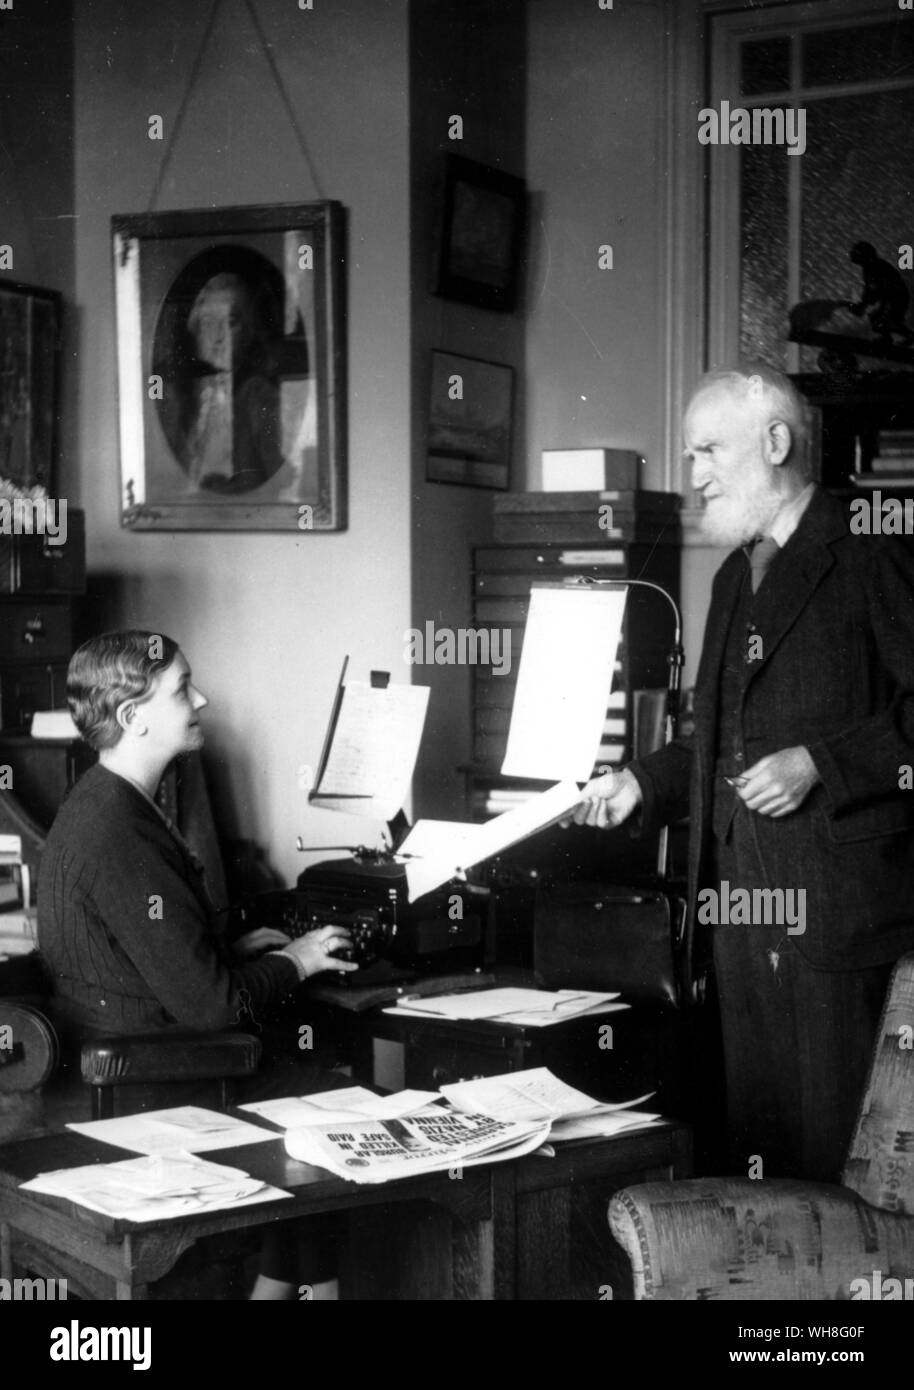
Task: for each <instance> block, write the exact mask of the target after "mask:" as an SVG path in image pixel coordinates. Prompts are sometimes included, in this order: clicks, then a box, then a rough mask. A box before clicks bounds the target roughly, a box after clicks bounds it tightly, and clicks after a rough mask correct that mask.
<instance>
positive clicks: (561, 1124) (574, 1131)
mask: <svg viewBox="0 0 914 1390" xmlns="http://www.w3.org/2000/svg"><path fill="white" fill-rule="evenodd" d="M659 1119H662V1116H661V1115H656V1114H648V1113H647V1112H646V1111H644V1110H616V1111H614V1112H613V1113H612V1114H611V1115H605V1114H601V1115H573V1116H572V1117H571V1118H570V1119H568V1120H558V1121H557V1122H556V1123H555V1124H554V1125H553V1126H552V1129H551V1130H550V1131H549V1138H550V1139H551V1140H552V1141H553V1142H554V1143H556V1144H560V1143H562V1142H563V1141H567V1140H569V1139H608V1138H610V1137H611V1136H612V1135H613V1134H622V1133H624V1131H625V1130H627V1129H640V1128H641V1127H642V1125H650V1124H655V1123H656V1121H657V1120H659Z"/></svg>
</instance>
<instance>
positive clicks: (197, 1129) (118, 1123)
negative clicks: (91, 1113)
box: [67, 1105, 276, 1154]
mask: <svg viewBox="0 0 914 1390" xmlns="http://www.w3.org/2000/svg"><path fill="white" fill-rule="evenodd" d="M67 1129H72V1130H75V1132H76V1133H77V1134H85V1135H86V1136H87V1137H88V1138H89V1139H98V1140H100V1141H101V1143H103V1144H113V1145H114V1146H115V1147H116V1148H118V1149H131V1150H132V1151H133V1152H134V1153H137V1154H168V1153H174V1152H175V1151H176V1150H179V1149H180V1150H182V1151H184V1152H186V1153H208V1152H210V1151H212V1150H214V1149H234V1148H236V1147H237V1146H238V1145H240V1144H263V1143H265V1142H266V1141H267V1140H268V1139H275V1138H276V1134H275V1132H274V1131H271V1130H269V1129H264V1128H263V1127H262V1126H261V1125H252V1124H248V1122H247V1120H239V1119H238V1118H237V1117H236V1116H233V1115H221V1114H220V1113H219V1111H218V1110H204V1109H202V1108H201V1107H200V1106H197V1105H178V1106H174V1107H173V1108H171V1109H169V1110H147V1111H145V1113H142V1114H139V1115H118V1116H117V1117H116V1118H115V1119H113V1120H81V1121H79V1122H78V1123H76V1124H69V1125H67Z"/></svg>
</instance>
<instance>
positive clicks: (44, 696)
mask: <svg viewBox="0 0 914 1390" xmlns="http://www.w3.org/2000/svg"><path fill="white" fill-rule="evenodd" d="M68 665H69V662H67V661H63V662H49V663H46V664H45V665H43V666H0V722H2V726H3V728H4V729H22V728H24V727H25V726H26V725H27V724H28V723H29V721H30V719H31V717H32V715H33V714H34V713H35V711H36V709H60V708H61V707H62V706H65V705H66V703H67V666H68Z"/></svg>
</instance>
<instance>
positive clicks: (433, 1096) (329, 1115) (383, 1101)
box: [240, 1086, 439, 1129]
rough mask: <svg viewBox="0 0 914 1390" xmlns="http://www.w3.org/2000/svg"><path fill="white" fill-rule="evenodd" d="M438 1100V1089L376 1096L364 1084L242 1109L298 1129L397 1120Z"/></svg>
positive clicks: (257, 1102) (286, 1126) (252, 1105)
mask: <svg viewBox="0 0 914 1390" xmlns="http://www.w3.org/2000/svg"><path fill="white" fill-rule="evenodd" d="M438 1099H439V1096H438V1092H437V1091H398V1092H397V1093H396V1094H395V1095H392V1096H376V1095H375V1094H374V1092H373V1091H368V1090H366V1089H365V1087H364V1086H351V1087H349V1088H348V1089H346V1090H341V1091H318V1092H317V1094H315V1095H313V1096H291V1097H286V1098H283V1099H280V1100H259V1101H253V1102H252V1103H251V1104H250V1105H242V1106H241V1107H240V1109H242V1110H250V1111H252V1112H253V1113H254V1114H255V1115H259V1116H260V1117H261V1119H264V1120H270V1121H272V1123H273V1124H275V1125H281V1126H282V1128H283V1129H298V1128H300V1127H301V1126H303V1125H325V1124H330V1123H333V1124H343V1123H345V1122H347V1121H351V1120H356V1119H361V1120H398V1119H400V1117H401V1116H402V1115H414V1114H416V1112H417V1111H419V1110H423V1109H425V1107H426V1106H428V1105H431V1104H432V1103H433V1102H434V1101H437V1100H438Z"/></svg>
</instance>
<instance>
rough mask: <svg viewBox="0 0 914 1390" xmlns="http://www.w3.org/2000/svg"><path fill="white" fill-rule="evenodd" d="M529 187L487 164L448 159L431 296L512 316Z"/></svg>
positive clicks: (450, 156)
mask: <svg viewBox="0 0 914 1390" xmlns="http://www.w3.org/2000/svg"><path fill="white" fill-rule="evenodd" d="M526 198H527V185H526V184H525V183H524V180H523V179H520V178H517V177H516V176H515V175H514V174H505V173H503V172H502V171H501V170H500V169H493V168H491V167H490V166H489V165H488V164H478V163H477V162H476V161H475V160H472V159H464V157H463V156H462V155H456V154H449V155H447V156H446V163H445V175H444V197H443V206H442V215H441V220H442V225H441V245H440V248H439V255H438V279H437V283H436V285H435V293H436V294H439V295H441V296H443V297H444V298H446V299H459V300H462V301H463V302H464V303H465V304H476V305H478V306H479V307H480V308H483V309H500V310H503V311H505V312H510V311H511V310H512V309H513V308H514V306H515V304H516V302H517V282H518V274H519V267H520V248H521V239H522V236H523V228H524V214H525V210H526Z"/></svg>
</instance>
